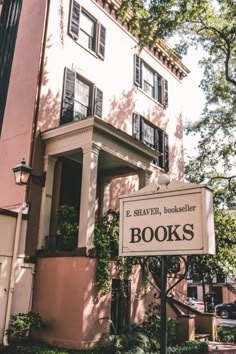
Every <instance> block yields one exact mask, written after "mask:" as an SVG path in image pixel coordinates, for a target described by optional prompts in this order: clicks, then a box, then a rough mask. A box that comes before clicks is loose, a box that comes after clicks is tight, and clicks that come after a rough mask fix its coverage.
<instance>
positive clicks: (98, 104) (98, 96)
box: [94, 87, 103, 118]
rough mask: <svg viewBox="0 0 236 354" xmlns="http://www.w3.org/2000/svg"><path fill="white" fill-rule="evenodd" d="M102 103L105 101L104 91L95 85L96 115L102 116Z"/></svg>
mask: <svg viewBox="0 0 236 354" xmlns="http://www.w3.org/2000/svg"><path fill="white" fill-rule="evenodd" d="M102 103H103V92H102V91H101V90H100V89H99V88H97V87H95V94H94V115H96V116H98V117H100V118H102Z"/></svg>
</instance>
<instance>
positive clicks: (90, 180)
mask: <svg viewBox="0 0 236 354" xmlns="http://www.w3.org/2000/svg"><path fill="white" fill-rule="evenodd" d="M100 149H101V145H99V144H95V143H93V144H92V145H89V146H86V147H83V169H82V185H81V200H80V218H79V237H78V248H86V249H90V248H91V247H92V245H93V233H94V223H95V203H96V191H97V169H98V156H99V151H100Z"/></svg>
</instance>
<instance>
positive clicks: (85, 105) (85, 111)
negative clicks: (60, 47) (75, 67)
mask: <svg viewBox="0 0 236 354" xmlns="http://www.w3.org/2000/svg"><path fill="white" fill-rule="evenodd" d="M102 101H103V92H102V91H101V90H100V89H98V88H97V87H95V85H94V84H93V83H91V82H89V81H87V80H86V79H84V78H82V77H81V76H80V75H78V74H77V73H75V72H74V71H72V70H70V69H68V68H65V77H64V90H63V102H62V114H61V124H65V123H68V122H72V121H75V120H79V119H82V118H85V117H88V116H91V115H96V116H98V117H100V118H101V117H102Z"/></svg>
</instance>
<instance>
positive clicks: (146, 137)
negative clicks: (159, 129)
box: [143, 122, 154, 147]
mask: <svg viewBox="0 0 236 354" xmlns="http://www.w3.org/2000/svg"><path fill="white" fill-rule="evenodd" d="M143 141H144V142H145V143H146V144H148V145H151V146H152V147H154V128H153V127H151V126H150V125H149V124H146V123H145V122H144V123H143Z"/></svg>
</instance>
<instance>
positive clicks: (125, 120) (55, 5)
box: [38, 0, 183, 179]
mask: <svg viewBox="0 0 236 354" xmlns="http://www.w3.org/2000/svg"><path fill="white" fill-rule="evenodd" d="M98 3H99V2H98ZM80 4H81V6H82V7H84V8H85V9H86V11H88V12H89V13H90V14H91V15H92V16H94V18H96V19H99V22H101V23H102V24H103V25H104V26H105V27H106V29H107V32H106V49H105V60H101V59H100V58H98V57H97V56H96V55H95V54H93V53H91V51H88V50H87V49H86V48H84V47H83V46H82V45H80V44H78V43H76V42H75V41H74V40H73V39H72V38H71V37H70V36H69V35H68V19H69V1H68V0H54V1H53V2H51V6H50V16H49V24H48V34H47V46H46V52H45V61H44V75H43V78H44V80H43V87H42V91H41V102H40V115H39V121H38V127H39V129H40V130H42V131H44V130H47V129H51V128H53V127H57V126H58V125H59V120H60V109H61V100H62V88H63V75H64V68H65V67H67V68H69V69H73V70H75V71H76V72H78V73H79V74H80V75H82V76H83V77H85V78H86V79H88V80H89V81H91V82H93V83H94V84H95V85H96V86H97V87H99V88H100V89H101V90H102V91H103V95H104V97H103V119H104V120H105V121H107V122H109V123H112V124H113V125H114V126H115V127H117V128H119V129H121V130H123V131H125V132H127V133H128V134H130V135H131V134H132V113H133V112H134V111H136V112H138V113H140V114H141V115H143V116H144V117H146V118H147V119H149V120H150V121H152V122H153V123H154V124H156V125H158V126H159V127H160V128H162V129H164V130H166V132H167V133H168V134H169V141H170V171H171V174H172V176H173V177H174V178H177V179H180V178H181V177H182V176H183V146H182V116H181V110H182V104H183V99H182V96H181V82H180V80H179V79H177V78H176V77H175V76H174V74H173V73H172V72H171V71H170V70H168V69H167V68H166V67H164V65H163V64H162V63H160V62H159V61H158V60H157V59H156V58H155V57H154V56H153V55H152V54H150V52H148V51H147V50H146V49H144V50H142V52H141V54H140V55H141V57H142V58H143V60H145V61H146V62H147V63H148V64H149V65H150V66H151V67H152V68H153V69H154V70H155V71H157V72H158V73H159V74H160V75H162V76H163V77H164V78H165V79H167V80H168V82H169V108H168V109H166V110H165V109H163V107H162V106H161V105H159V104H158V103H157V102H156V101H154V100H153V99H152V98H150V97H148V96H147V95H145V94H144V92H143V91H142V90H140V89H138V88H137V87H136V86H134V85H133V82H134V77H133V75H134V74H133V73H134V54H135V53H136V54H138V52H139V48H138V44H137V42H136V40H135V39H134V38H133V37H131V36H130V34H128V32H127V31H125V30H124V28H122V27H121V26H120V25H117V22H116V24H115V23H114V22H115V21H114V19H113V18H112V17H111V16H109V15H108V13H107V12H106V11H105V10H103V8H102V7H100V6H99V5H98V4H97V3H96V1H87V0H81V1H80ZM55 14H56V15H55ZM121 43H122V45H121Z"/></svg>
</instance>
